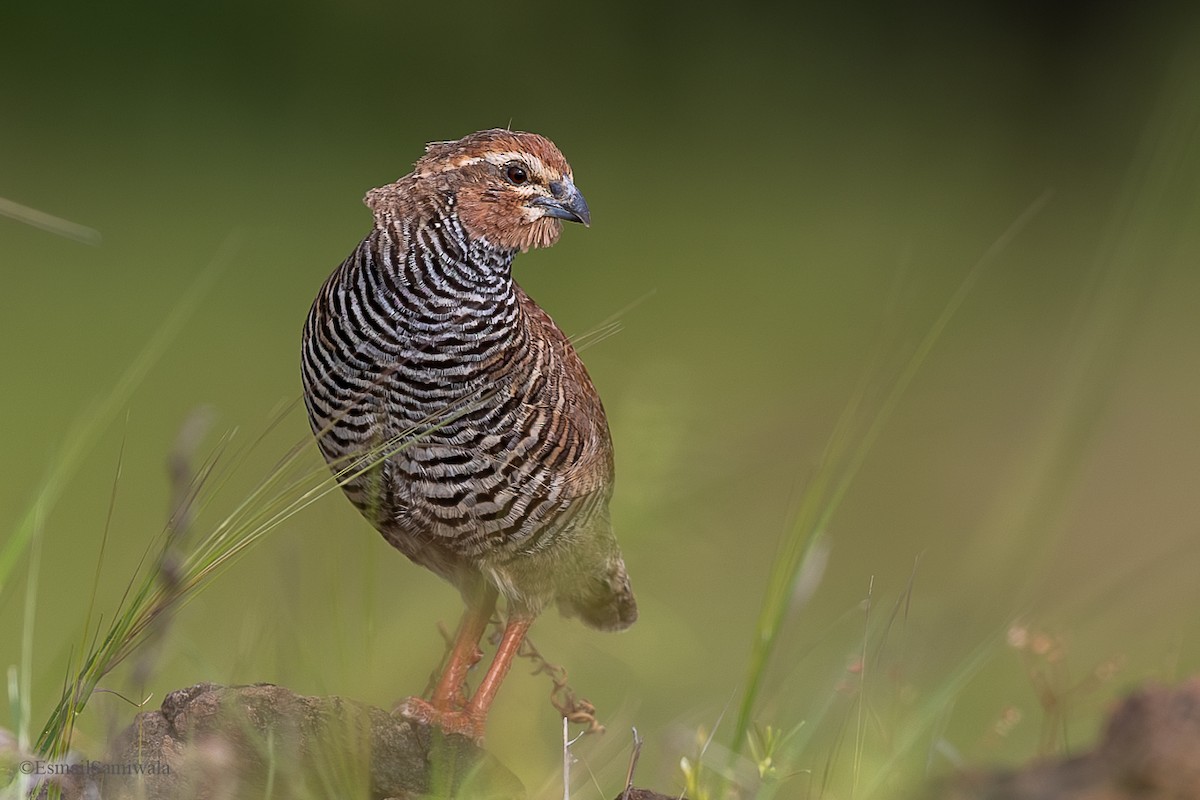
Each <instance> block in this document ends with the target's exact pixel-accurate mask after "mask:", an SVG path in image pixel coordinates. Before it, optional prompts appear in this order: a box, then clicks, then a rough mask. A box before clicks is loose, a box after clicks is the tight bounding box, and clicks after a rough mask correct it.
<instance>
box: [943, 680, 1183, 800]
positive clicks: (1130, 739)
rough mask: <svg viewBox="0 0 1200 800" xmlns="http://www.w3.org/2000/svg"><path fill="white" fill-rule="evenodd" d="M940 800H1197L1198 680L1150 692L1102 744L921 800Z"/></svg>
mask: <svg viewBox="0 0 1200 800" xmlns="http://www.w3.org/2000/svg"><path fill="white" fill-rule="evenodd" d="M926 796H927V797H934V798H939V800H1050V799H1051V798H1054V799H1055V800H1134V798H1137V800H1168V799H1170V800H1180V799H1181V798H1200V678H1192V679H1191V680H1189V681H1187V682H1186V683H1184V684H1183V685H1182V686H1180V687H1178V688H1176V689H1171V688H1168V687H1163V686H1151V687H1147V688H1145V689H1142V690H1141V691H1139V692H1137V693H1135V694H1133V695H1131V696H1130V697H1128V698H1126V699H1125V700H1124V701H1123V702H1122V703H1121V705H1120V706H1119V707H1118V708H1117V710H1116V711H1115V712H1113V714H1112V716H1111V717H1109V720H1108V724H1107V725H1106V726H1105V732H1104V736H1103V738H1102V740H1101V742H1100V744H1099V745H1098V746H1097V747H1096V748H1095V749H1094V750H1092V751H1090V752H1087V753H1083V754H1081V755H1078V756H1074V757H1070V758H1063V759H1051V760H1044V761H1038V762H1036V763H1034V764H1031V765H1029V766H1028V767H1025V768H1023V769H1019V770H1003V771H977V772H972V773H967V774H964V775H960V776H957V777H955V778H952V779H950V780H949V781H946V782H944V783H942V784H940V785H938V786H936V787H934V790H933V791H932V792H931V793H930V794H928V795H926Z"/></svg>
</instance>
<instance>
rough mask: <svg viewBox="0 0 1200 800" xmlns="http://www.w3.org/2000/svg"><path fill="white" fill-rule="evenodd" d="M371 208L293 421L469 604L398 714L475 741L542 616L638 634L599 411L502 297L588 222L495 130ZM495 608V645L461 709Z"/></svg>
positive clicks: (323, 322) (316, 313) (379, 519)
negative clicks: (528, 260) (427, 689)
mask: <svg viewBox="0 0 1200 800" xmlns="http://www.w3.org/2000/svg"><path fill="white" fill-rule="evenodd" d="M365 203H366V205H367V206H368V207H369V208H370V209H371V211H372V212H373V213H374V216H375V224H374V227H373V228H372V229H371V231H370V232H369V233H368V234H367V236H366V237H365V238H364V239H363V240H362V242H361V243H359V245H358V247H356V248H355V249H354V252H352V253H351V254H350V256H349V257H348V258H347V259H346V260H345V261H344V262H343V263H342V264H341V266H339V267H338V268H337V269H336V270H334V272H333V274H332V275H331V276H330V277H329V279H328V280H327V281H326V283H325V284H324V286H323V287H322V289H321V290H320V292H319V293H318V295H317V297H316V300H315V301H314V302H313V305H312V309H311V310H310V312H309V315H308V319H307V321H306V323H305V325H304V332H303V342H302V358H301V360H302V379H303V384H304V399H305V405H306V406H307V409H308V415H309V421H310V423H311V425H312V429H313V432H314V433H315V435H316V438H317V442H318V444H319V446H320V449H321V452H322V453H323V455H324V456H325V459H326V460H327V461H328V463H329V465H330V467H331V469H333V470H334V472H335V474H336V475H337V476H338V479H339V481H340V482H341V484H342V487H343V489H344V490H345V493H346V495H347V496H348V497H349V499H350V501H351V502H352V503H353V504H354V505H355V506H356V507H357V508H358V510H359V511H360V512H362V514H363V515H364V516H365V517H366V518H367V520H368V521H369V522H371V524H372V525H374V526H375V528H376V529H377V530H378V531H379V532H380V533H381V534H382V535H383V537H384V538H385V539H386V540H387V541H388V543H390V544H391V545H392V546H393V547H395V548H396V549H397V550H399V551H400V552H401V553H403V554H404V555H405V556H407V557H408V558H409V559H410V560H411V561H413V562H415V563H417V564H419V565H421V566H423V567H426V568H427V569H430V570H432V571H433V572H434V573H436V574H437V575H439V576H441V577H442V578H444V579H445V580H447V581H449V582H450V583H451V584H453V585H454V586H455V587H457V588H458V590H459V591H460V593H461V594H462V597H463V600H464V601H465V604H466V610H465V611H464V613H463V616H462V619H461V621H460V623H459V625H458V629H457V631H456V633H455V636H454V640H453V643H452V644H451V649H450V652H449V656H448V658H447V660H446V663H445V666H444V667H443V670H442V673H441V676H440V678H439V679H438V680H437V682H436V684H435V685H434V688H433V693H432V697H431V698H429V699H428V700H425V699H422V698H415V697H413V698H409V699H408V700H407V701H405V702H404V704H403V705H402V713H403V714H405V715H406V716H408V717H409V718H413V719H416V720H419V721H422V722H425V723H430V724H436V725H438V726H440V727H441V728H442V729H443V730H444V731H446V732H448V733H459V734H464V735H468V736H471V737H473V738H477V739H478V738H482V736H483V731H484V722H485V719H486V716H487V712H488V708H489V707H490V705H491V703H492V700H493V699H494V697H495V695H496V691H497V689H498V688H499V685H500V683H501V681H502V680H503V679H504V676H505V675H506V674H507V672H508V670H509V667H510V665H511V662H512V659H513V657H514V656H515V655H516V653H517V651H518V649H519V648H520V646H521V642H522V640H523V639H524V636H525V634H526V632H527V631H528V629H529V626H530V625H531V624H532V622H533V620H534V619H535V618H536V617H537V616H538V614H539V613H540V612H542V611H543V610H544V609H546V608H547V607H548V606H550V605H552V604H553V605H557V606H558V608H559V609H560V610H561V611H562V612H563V613H565V614H567V615H570V616H578V617H579V618H580V619H581V620H582V621H583V622H584V623H586V624H587V625H589V626H591V627H593V628H597V629H600V630H622V629H624V628H627V627H628V626H630V625H631V624H633V622H634V621H635V619H636V618H637V604H636V602H635V600H634V596H633V592H632V590H631V588H630V583H629V578H628V575H627V573H626V569H625V562H624V560H623V558H622V556H621V551H620V548H619V547H618V544H617V541H616V538H615V537H614V535H613V529H612V523H611V520H610V515H609V499H610V497H611V495H612V490H613V452H612V439H611V437H610V435H609V430H608V422H607V419H606V417H605V414H604V407H603V406H602V405H601V402H600V397H599V395H598V394H597V393H596V389H595V387H594V386H593V385H592V381H591V379H590V377H589V376H588V373H587V370H586V369H585V368H584V365H583V362H582V361H581V360H580V359H579V356H578V354H577V353H576V352H575V350H574V348H573V347H572V346H571V343H570V341H569V340H568V338H567V337H566V335H565V334H564V333H563V332H562V331H561V330H560V329H559V328H558V326H557V325H555V323H554V321H553V320H552V319H551V318H550V317H549V315H547V314H546V312H545V311H543V310H542V309H541V308H540V307H539V306H538V305H537V304H536V303H535V302H534V301H533V300H532V299H531V298H530V297H529V295H527V294H526V293H525V292H524V291H523V290H522V289H521V287H520V286H518V285H517V284H516V283H515V282H514V281H513V279H512V262H513V259H514V257H515V256H516V255H517V253H518V252H523V251H526V250H528V249H529V248H532V247H549V246H550V245H553V244H554V243H555V242H556V241H557V240H558V238H559V234H560V233H561V230H562V222H563V221H564V220H565V221H569V222H580V223H583V225H584V226H587V225H589V224H590V213H589V211H588V206H587V203H586V202H585V201H584V198H583V195H582V194H581V193H580V192H579V190H578V189H577V188H576V187H575V183H574V178H573V175H572V172H571V167H570V166H569V165H568V164H567V161H566V159H565V158H564V157H563V155H562V153H560V152H559V150H558V148H557V147H556V146H555V145H554V144H553V143H552V142H551V141H550V140H549V139H546V138H544V137H542V136H539V135H537V134H533V133H523V132H517V131H510V130H505V129H491V130H484V131H479V132H477V133H473V134H470V135H468V136H465V137H464V138H462V139H459V140H457V141H447V142H434V143H432V144H430V145H428V146H427V147H426V149H425V153H424V155H423V156H422V157H421V158H420V159H418V160H417V161H416V163H415V164H414V167H413V170H412V172H411V173H409V174H408V175H405V176H404V177H402V178H400V179H399V180H397V181H396V182H395V183H391V184H388V185H387V186H383V187H381V188H378V189H374V190H372V191H370V192H368V193H367V195H366V198H365ZM499 598H503V600H504V608H505V611H506V614H505V624H504V628H503V633H502V635H501V638H500V641H499V644H498V645H497V650H496V654H495V656H494V658H493V660H492V662H491V664H490V666H489V667H488V669H487V671H486V674H485V675H484V676H483V677H482V678H481V679H480V681H479V683H478V686H477V687H476V689H475V691H474V693H473V694H472V695H470V696H469V697H468V696H467V691H466V678H467V672H468V670H469V669H470V668H471V667H472V666H473V665H474V664H475V663H476V662H477V661H479V660H480V658H481V655H480V653H479V649H478V648H479V641H480V639H481V637H482V635H483V633H484V632H485V630H486V628H487V626H488V624H489V622H490V620H491V618H492V615H493V613H494V611H495V610H496V607H497V602H498V599H499Z"/></svg>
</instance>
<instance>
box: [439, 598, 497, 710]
mask: <svg viewBox="0 0 1200 800" xmlns="http://www.w3.org/2000/svg"><path fill="white" fill-rule="evenodd" d="M495 610H496V590H495V589H494V588H492V587H490V586H489V587H487V588H485V589H483V590H482V592H481V593H480V594H479V595H478V596H477V598H472V600H470V601H468V602H467V609H466V611H464V612H463V616H462V620H461V621H459V623H458V631H457V632H456V633H455V634H454V646H453V647H452V648H451V650H450V658H449V660H448V661H447V662H446V667H445V669H443V670H442V676H441V678H440V679H439V680H438V682H437V686H436V687H435V688H434V690H433V701H432V705H433V707H434V708H435V709H437V710H438V711H454V710H457V709H460V708H462V703H463V698H462V687H463V684H465V683H466V681H467V672H468V671H469V670H470V669H471V667H473V666H475V664H476V663H478V661H479V659H480V658H481V657H482V654H481V653H480V652H479V640H480V639H482V638H483V632H484V631H486V630H487V626H488V623H489V622H491V620H492V612H493V611H495Z"/></svg>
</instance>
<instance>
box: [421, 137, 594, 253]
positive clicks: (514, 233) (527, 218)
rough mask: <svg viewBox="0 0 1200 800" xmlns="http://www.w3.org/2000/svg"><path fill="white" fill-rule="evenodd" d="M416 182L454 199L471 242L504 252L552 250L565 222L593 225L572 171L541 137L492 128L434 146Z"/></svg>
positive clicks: (563, 159) (435, 143)
mask: <svg viewBox="0 0 1200 800" xmlns="http://www.w3.org/2000/svg"><path fill="white" fill-rule="evenodd" d="M411 177H412V179H413V181H414V186H415V188H417V189H418V190H420V189H422V188H428V189H433V190H435V191H441V192H445V193H447V194H448V195H449V196H450V197H452V198H453V202H454V206H455V209H456V210H457V213H458V218H459V220H460V221H461V222H462V225H463V228H464V229H465V230H466V232H467V234H468V235H469V236H471V237H472V238H484V239H487V240H488V241H489V242H491V243H492V244H493V245H495V246H496V247H500V248H503V249H508V250H528V249H529V248H531V247H549V246H550V245H552V244H554V243H555V242H556V241H558V236H559V234H560V233H561V232H562V220H568V221H571V222H582V223H583V224H584V225H588V224H589V223H590V222H591V215H590V214H589V212H588V207H587V203H586V202H585V201H584V199H583V195H582V194H580V193H579V190H578V189H576V188H575V183H574V181H573V179H572V175H571V166H570V164H568V163H567V160H566V159H565V158H563V154H562V153H560V152H559V150H558V148H557V147H555V146H554V143H553V142H551V141H550V140H549V139H547V138H545V137H544V136H538V135H537V134H536V133H522V132H519V131H509V130H504V129H502V128H493V129H491V130H486V131H479V132H478V133H472V134H470V135H469V136H465V137H463V138H462V139H459V140H457V141H453V142H434V143H432V144H430V145H429V146H428V147H426V149H425V155H424V156H422V157H421V158H420V159H419V160H418V161H417V163H416V164H415V165H414V167H413V173H412V176H411Z"/></svg>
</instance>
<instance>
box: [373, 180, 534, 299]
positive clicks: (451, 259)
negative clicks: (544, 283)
mask: <svg viewBox="0 0 1200 800" xmlns="http://www.w3.org/2000/svg"><path fill="white" fill-rule="evenodd" d="M422 211H423V212H424V213H422V214H418V215H414V216H413V217H406V218H403V219H401V220H395V221H394V222H393V223H392V224H391V225H389V226H386V227H384V228H379V229H377V230H376V235H377V236H378V237H379V238H380V241H379V242H378V243H377V246H378V249H379V253H380V255H381V256H383V257H382V258H379V259H377V263H379V264H380V266H382V267H383V269H385V270H387V271H389V272H391V273H392V274H391V275H390V276H389V277H391V278H392V279H393V280H396V281H397V282H398V283H399V284H401V285H402V286H404V287H406V288H407V289H408V291H407V292H405V294H407V295H408V297H407V298H406V300H407V301H408V303H407V304H408V307H409V310H410V311H412V312H415V313H418V314H421V313H429V314H433V315H436V316H441V315H443V314H446V313H451V314H453V313H455V312H457V311H461V310H464V309H468V310H471V311H473V312H476V313H478V312H487V311H488V310H491V309H499V308H505V307H508V308H512V307H514V306H515V304H516V302H515V301H516V289H515V287H514V285H513V280H512V261H513V258H514V256H515V255H516V251H515V250H508V249H501V248H497V247H495V246H494V245H493V244H491V243H490V242H488V241H487V240H484V239H479V238H472V237H470V236H468V235H467V232H466V230H465V229H464V228H463V225H462V222H461V221H460V220H459V218H458V214H457V213H456V210H455V207H454V201H453V198H448V199H443V200H441V201H440V202H438V203H436V204H433V203H431V204H430V205H428V206H426V207H425V208H424V209H422ZM389 251H390V252H389ZM389 255H390V257H389Z"/></svg>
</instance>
